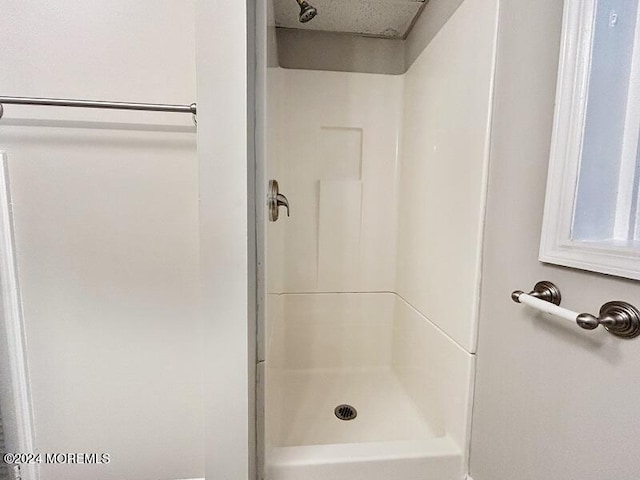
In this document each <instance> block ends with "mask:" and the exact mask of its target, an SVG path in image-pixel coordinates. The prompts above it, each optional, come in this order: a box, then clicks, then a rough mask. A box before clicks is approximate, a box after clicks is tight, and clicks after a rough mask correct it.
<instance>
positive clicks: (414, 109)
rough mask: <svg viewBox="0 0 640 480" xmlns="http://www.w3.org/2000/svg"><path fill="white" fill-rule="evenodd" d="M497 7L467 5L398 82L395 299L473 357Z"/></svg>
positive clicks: (490, 1)
mask: <svg viewBox="0 0 640 480" xmlns="http://www.w3.org/2000/svg"><path fill="white" fill-rule="evenodd" d="M496 19H497V0H467V1H465V2H464V3H463V4H462V5H461V6H460V8H458V10H456V12H455V14H454V15H453V16H452V17H451V19H450V20H449V22H448V23H447V24H446V25H445V26H444V27H443V28H442V29H441V30H440V32H439V33H438V35H436V37H435V38H434V39H433V40H432V41H431V43H430V44H429V45H428V46H427V48H426V49H425V50H424V52H423V53H422V54H421V55H420V56H419V57H418V59H417V60H416V62H415V63H414V64H413V66H412V67H411V68H410V69H409V71H408V72H407V74H406V76H405V93H404V106H405V109H404V118H403V126H402V132H403V137H402V154H401V162H400V180H399V187H398V190H399V192H400V202H399V206H398V212H399V223H398V260H397V262H398V274H397V291H398V293H399V294H400V295H401V296H402V297H403V298H404V299H405V300H406V301H407V302H409V303H410V304H411V305H413V306H414V307H415V308H417V309H418V310H419V311H420V312H421V313H422V314H423V315H424V316H425V317H427V318H428V319H429V320H431V321H432V322H434V323H435V324H436V325H438V327H439V328H440V329H442V330H443V331H444V332H445V333H446V334H447V335H449V336H450V337H451V338H453V339H454V340H455V341H456V342H457V343H458V344H460V345H461V346H462V347H463V348H464V349H465V350H467V351H468V352H471V353H473V352H474V351H475V332H476V317H477V302H478V283H479V275H480V248H481V235H482V222H483V215H484V198H485V190H486V168H487V159H488V153H487V145H488V121H489V116H490V113H491V93H492V92H491V82H492V76H493V59H494V44H495V30H496Z"/></svg>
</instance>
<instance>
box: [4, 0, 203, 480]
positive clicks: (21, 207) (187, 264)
mask: <svg viewBox="0 0 640 480" xmlns="http://www.w3.org/2000/svg"><path fill="white" fill-rule="evenodd" d="M194 40H195V38H194V3H193V2H192V1H186V2H185V1H170V0H164V1H137V2H128V1H124V0H114V1H110V2H101V1H91V2H87V1H80V0H64V1H40V0H38V1H35V0H27V1H24V0H20V1H12V0H8V1H4V2H2V18H1V19H0V42H1V43H2V45H3V48H2V49H1V50H0V63H1V64H2V65H3V68H2V74H1V75H0V91H1V92H2V94H3V95H24V96H52V97H63V98H65V97H67V98H90V99H105V100H124V101H127V100H129V101H140V102H159V103H163V102H167V103H186V104H188V103H191V102H192V101H194V100H195V61H194V50H195V45H194ZM0 150H6V151H7V153H8V158H9V162H10V166H9V167H10V180H11V189H12V192H13V202H14V215H15V227H16V241H17V254H18V269H19V275H20V281H21V286H22V294H23V301H24V315H25V323H26V329H27V347H28V361H29V367H30V373H31V382H32V394H33V404H34V410H35V411H34V413H35V428H36V435H37V438H36V445H37V448H38V451H40V452H42V453H45V452H67V451H70V452H98V453H101V452H107V453H110V454H111V459H112V461H111V463H110V464H109V465H108V466H87V465H85V466H73V465H68V466H48V465H47V466H43V469H42V478H43V480H55V479H65V480H71V479H76V478H77V479H80V478H82V479H85V478H92V479H115V478H135V479H138V480H141V479H171V478H184V477H197V476H202V474H203V471H204V459H203V449H202V444H203V429H202V418H203V412H202V395H201V387H200V385H201V378H200V377H201V374H200V366H201V359H200V352H201V350H200V343H199V341H198V339H199V338H201V335H200V333H199V326H198V322H197V318H196V316H197V311H196V308H197V297H198V296H197V269H198V211H197V202H198V171H197V163H196V147H195V135H194V129H193V126H192V124H191V119H190V118H189V117H188V116H177V115H159V114H141V113H136V112H106V111H100V110H94V111H70V110H64V111H63V110H61V109H53V108H40V109H38V108H27V107H15V106H14V107H12V106H6V108H5V118H3V119H2V120H0Z"/></svg>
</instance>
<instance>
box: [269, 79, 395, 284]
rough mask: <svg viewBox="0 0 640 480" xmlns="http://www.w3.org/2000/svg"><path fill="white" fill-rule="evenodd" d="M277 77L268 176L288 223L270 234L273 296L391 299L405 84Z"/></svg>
mask: <svg viewBox="0 0 640 480" xmlns="http://www.w3.org/2000/svg"><path fill="white" fill-rule="evenodd" d="M273 75H277V76H279V79H280V84H279V85H278V86H277V88H276V89H273V90H277V89H278V87H279V90H278V92H277V93H275V95H277V96H278V97H279V102H278V104H277V106H275V105H274V107H273V108H274V109H275V110H276V113H275V114H276V115H278V125H279V128H278V132H277V134H276V135H277V138H276V141H275V144H276V147H275V151H274V152H273V157H271V158H272V160H271V163H276V164H277V165H275V166H271V170H272V171H273V172H274V174H276V175H278V176H277V177H276V178H277V179H278V181H279V183H280V190H281V192H282V193H284V194H285V195H287V197H288V199H289V203H290V205H291V217H288V218H287V217H286V216H284V215H283V216H282V217H281V218H280V220H278V222H277V223H276V224H271V225H269V228H268V230H269V249H271V248H272V246H274V247H275V249H276V250H277V252H271V251H269V253H268V259H269V262H268V264H269V272H270V273H269V292H270V293H295V292H297V293H302V292H306V293H312V292H365V291H393V288H394V283H395V268H396V267H395V251H396V167H397V154H398V141H399V131H400V120H401V115H402V105H401V101H402V79H401V78H400V77H391V76H384V75H367V74H353V73H338V72H317V71H304V70H280V71H279V72H277V73H273ZM273 90H270V93H271V92H272V91H273ZM283 213H284V212H283ZM278 257H279V258H278ZM274 263H275V265H274ZM272 273H273V274H274V275H273V276H272Z"/></svg>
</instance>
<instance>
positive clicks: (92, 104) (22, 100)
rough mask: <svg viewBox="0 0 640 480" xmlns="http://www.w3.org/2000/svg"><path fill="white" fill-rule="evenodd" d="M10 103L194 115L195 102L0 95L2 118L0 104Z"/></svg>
mask: <svg viewBox="0 0 640 480" xmlns="http://www.w3.org/2000/svg"><path fill="white" fill-rule="evenodd" d="M3 103H4V104H8V105H9V104H12V105H40V106H48V107H76V108H107V109H111V110H144V111H148V112H172V113H191V114H192V115H196V113H197V110H196V104H195V103H192V104H191V105H166V104H154V103H130V102H106V101H102V100H67V99H62V98H32V97H0V118H2V113H3V107H2V104H3Z"/></svg>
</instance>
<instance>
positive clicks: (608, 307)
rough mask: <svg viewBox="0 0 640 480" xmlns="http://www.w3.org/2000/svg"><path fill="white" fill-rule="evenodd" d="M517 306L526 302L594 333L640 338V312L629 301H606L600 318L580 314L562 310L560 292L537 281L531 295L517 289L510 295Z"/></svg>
mask: <svg viewBox="0 0 640 480" xmlns="http://www.w3.org/2000/svg"><path fill="white" fill-rule="evenodd" d="M511 299H512V300H513V301H514V302H516V303H524V304H525V305H528V306H530V307H533V308H535V309H536V310H539V311H541V312H544V313H548V314H550V315H554V316H556V317H559V318H562V319H564V320H568V321H571V322H575V323H576V324H578V326H579V327H581V328H583V329H585V330H594V329H596V328H598V327H599V326H600V325H602V326H603V327H604V329H605V330H606V331H607V332H609V333H610V334H612V335H615V336H616V337H620V338H627V339H628V338H635V337H637V336H639V335H640V311H638V309H637V308H636V307H634V306H633V305H631V304H630V303H627V302H622V301H614V302H607V303H605V304H604V305H602V307H600V312H599V314H598V316H597V317H596V316H595V315H592V314H590V313H577V312H573V311H571V310H568V309H566V308H562V307H560V301H561V299H562V297H561V295H560V290H559V289H558V287H556V286H555V285H554V284H553V283H551V282H548V281H543V282H538V283H536V285H535V286H534V287H533V290H532V291H530V292H529V293H525V292H523V291H522V290H516V291H515V292H513V293H512V294H511Z"/></svg>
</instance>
